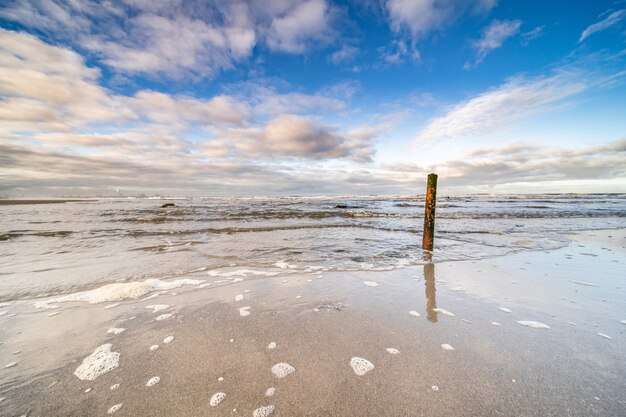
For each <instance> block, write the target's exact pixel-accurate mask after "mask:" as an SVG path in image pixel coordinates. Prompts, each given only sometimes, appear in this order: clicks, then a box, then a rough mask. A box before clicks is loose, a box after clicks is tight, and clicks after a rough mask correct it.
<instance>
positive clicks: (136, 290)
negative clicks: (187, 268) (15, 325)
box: [34, 278, 205, 308]
mask: <svg viewBox="0 0 626 417" xmlns="http://www.w3.org/2000/svg"><path fill="white" fill-rule="evenodd" d="M204 282H205V281H204V280H197V279H179V280H176V281H161V280H159V279H154V278H151V279H147V280H145V281H137V282H124V283H114V284H107V285H104V286H102V287H100V288H96V289H93V290H90V291H82V292H77V293H74V294H68V295H64V296H61V297H56V298H49V299H46V300H40V301H37V302H35V303H34V306H35V307H36V308H56V306H51V304H53V303H65V302H73V301H82V302H87V303H90V304H98V303H104V302H107V301H121V300H126V299H137V298H140V297H143V296H144V295H146V294H148V293H150V292H153V291H158V290H161V291H162V290H171V289H174V288H180V287H182V286H183V285H200V284H202V283H204Z"/></svg>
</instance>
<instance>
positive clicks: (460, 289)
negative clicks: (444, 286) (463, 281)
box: [450, 287, 466, 292]
mask: <svg viewBox="0 0 626 417" xmlns="http://www.w3.org/2000/svg"><path fill="white" fill-rule="evenodd" d="M450 289H451V290H452V291H454V292H465V291H466V290H465V288H463V287H452V288H450Z"/></svg>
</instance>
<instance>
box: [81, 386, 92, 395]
mask: <svg viewBox="0 0 626 417" xmlns="http://www.w3.org/2000/svg"><path fill="white" fill-rule="evenodd" d="M91 389H92V388H91V387H90V388H87V389H86V390H85V391H83V392H84V393H85V394H87V393H89V392H91Z"/></svg>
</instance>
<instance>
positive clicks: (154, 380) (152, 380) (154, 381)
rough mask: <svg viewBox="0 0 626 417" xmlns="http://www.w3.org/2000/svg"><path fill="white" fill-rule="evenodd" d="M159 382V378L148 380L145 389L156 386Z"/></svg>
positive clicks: (154, 377)
mask: <svg viewBox="0 0 626 417" xmlns="http://www.w3.org/2000/svg"><path fill="white" fill-rule="evenodd" d="M160 381H161V378H159V377H158V376H153V377H152V378H150V379H149V380H148V382H146V387H152V386H154V385H156V384H158V383H159V382H160Z"/></svg>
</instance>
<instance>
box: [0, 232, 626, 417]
mask: <svg viewBox="0 0 626 417" xmlns="http://www.w3.org/2000/svg"><path fill="white" fill-rule="evenodd" d="M609 236H611V237H609ZM571 237H572V239H573V241H572V243H571V244H570V245H569V246H567V247H565V248H562V249H559V250H554V251H548V252H523V253H519V254H516V255H511V256H506V257H500V258H492V259H486V260H482V261H463V262H449V263H440V264H428V265H425V266H423V267H422V266H419V267H410V268H405V269H401V270H394V271H380V272H323V273H311V274H301V273H298V274H293V275H289V276H286V277H285V276H277V277H251V276H250V277H245V278H244V279H243V281H241V282H233V281H234V279H233V278H232V277H231V278H230V279H225V278H220V277H211V276H208V275H207V274H206V273H205V274H204V279H207V282H209V283H211V286H209V287H206V288H202V289H200V288H198V287H197V286H183V287H181V288H177V289H173V290H168V291H165V292H162V293H160V294H159V295H158V296H157V297H155V298H150V299H145V298H146V297H145V296H144V297H143V298H144V300H126V301H120V302H119V306H116V307H113V308H105V307H107V306H111V305H114V304H116V303H117V302H115V303H114V302H105V303H101V304H87V303H76V302H74V303H59V306H60V308H58V309H35V308H34V307H33V306H32V301H20V302H16V303H14V304H12V305H8V306H3V307H0V314H1V312H2V311H6V312H7V313H6V314H4V315H3V316H2V317H0V328H1V330H0V341H2V342H3V344H2V345H0V357H1V358H2V360H3V363H1V364H0V365H1V366H2V368H1V369H0V398H4V400H3V401H2V402H0V415H3V416H4V415H6V416H20V415H28V416H53V415H54V416H57V415H58V416H61V415H63V416H102V415H108V414H107V410H109V409H110V408H111V407H112V406H114V405H116V404H123V405H122V407H121V408H120V409H119V410H118V411H116V412H115V415H116V416H117V415H119V416H124V415H127V416H128V415H132V416H144V415H145V416H174V415H176V416H199V415H206V416H210V415H215V416H224V415H241V416H252V415H253V412H254V410H256V409H258V408H260V407H262V406H270V405H273V406H275V410H274V412H273V414H272V416H288V415H300V416H320V415H324V416H381V415H385V416H422V415H423V416H451V415H454V416H498V415H505V416H511V415H524V416H567V415H571V416H596V415H597V416H619V415H623V412H624V410H625V409H626V361H624V352H626V325H624V323H623V322H622V321H623V320H626V285H625V283H624V271H625V270H626V249H625V246H626V233H624V231H614V230H613V231H606V232H605V231H596V232H585V233H580V234H577V235H572V236H571ZM193 278H194V279H195V278H197V276H194V277H193ZM217 281H223V282H221V283H220V282H217ZM283 281H287V282H283ZM365 282H368V283H375V284H377V285H375V286H373V285H371V284H369V285H368V284H365ZM246 290H247V291H249V292H246ZM238 295H243V299H242V300H240V301H235V300H236V299H237V300H239V299H240V298H241V297H237V296H238ZM150 305H169V306H170V307H168V308H163V309H162V310H160V311H156V312H155V311H154V310H158V308H157V309H155V308H150V309H148V308H146V306H150ZM242 307H250V308H249V309H247V310H244V311H247V312H249V313H250V314H249V315H246V316H244V315H242V314H241V312H240V309H241V308H242ZM412 311H413V312H416V313H418V314H419V316H418V315H417V314H409V312H412ZM57 312H58V313H59V314H56V315H53V316H48V315H49V314H54V313H57ZM450 313H451V314H453V316H450V315H449V314H450ZM12 314H16V315H15V316H11V315H12ZM163 314H173V316H171V317H166V318H164V319H162V320H156V319H157V317H159V316H161V315H163ZM518 321H531V322H538V323H542V324H545V325H547V326H549V328H548V329H541V328H532V327H527V326H524V325H521V324H519V323H518ZM494 323H495V324H494ZM496 324H499V325H496ZM112 328H123V329H125V330H124V331H123V332H121V333H119V334H113V333H107V331H108V330H109V329H112ZM18 332H19V333H18ZM599 334H601V335H604V336H608V337H610V338H611V339H608V338H606V337H604V336H601V335H599ZM170 335H173V336H174V340H173V341H172V342H171V343H169V344H164V343H163V340H164V338H166V337H167V336H170ZM271 342H275V343H276V348H275V349H268V345H269V344H270V343H271ZM105 343H111V344H112V351H114V352H119V353H120V361H119V367H118V368H116V369H114V370H111V371H109V372H107V373H105V374H103V375H101V376H99V377H98V378H96V379H95V380H94V381H83V380H80V379H79V378H78V377H76V376H75V375H74V371H75V370H76V369H77V367H78V366H79V365H80V363H81V361H82V360H83V358H85V357H87V356H88V355H90V354H91V353H92V352H93V351H94V350H95V349H96V348H97V347H98V346H101V345H102V344H105ZM156 344H158V345H159V348H158V349H156V350H153V351H151V350H150V349H149V348H150V346H152V345H156ZM442 345H450V346H451V347H452V348H453V350H449V347H448V346H446V347H447V348H448V349H445V348H443V347H442ZM388 348H394V349H397V350H398V351H399V353H397V354H391V353H389V352H388V351H387V349H388ZM17 351H19V353H15V354H14V353H13V352H17ZM353 357H359V358H364V359H366V360H368V361H370V362H371V363H372V364H373V365H374V368H373V369H372V370H370V371H369V372H367V373H365V374H364V375H362V376H359V375H357V374H356V373H355V371H354V370H353V368H352V367H351V366H350V361H351V358H353ZM14 361H19V362H18V364H17V365H15V366H13V367H10V368H4V366H5V365H6V364H9V363H11V362H14ZM281 362H285V363H288V364H290V365H292V366H293V367H294V368H295V372H293V373H292V374H290V375H287V376H286V377H285V378H277V377H276V376H274V375H273V374H272V371H271V369H272V367H273V366H274V365H275V364H277V363H281ZM155 376H158V377H159V378H160V380H159V382H158V383H157V384H156V385H153V386H149V387H148V386H146V383H147V382H148V381H149V380H150V379H151V378H153V377H155ZM219 378H223V380H221V381H220V380H219ZM115 384H119V387H118V388H117V389H115V390H111V389H110V388H111V386H113V385H115ZM271 387H274V388H275V395H274V396H272V397H266V395H265V393H266V390H267V389H268V388H271ZM90 388H91V390H90V391H89V392H87V393H85V390H87V389H90ZM218 392H223V393H225V394H226V397H225V398H224V399H223V401H222V402H221V403H220V404H219V405H217V406H211V405H210V400H211V397H212V396H213V395H214V394H215V393H218Z"/></svg>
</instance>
